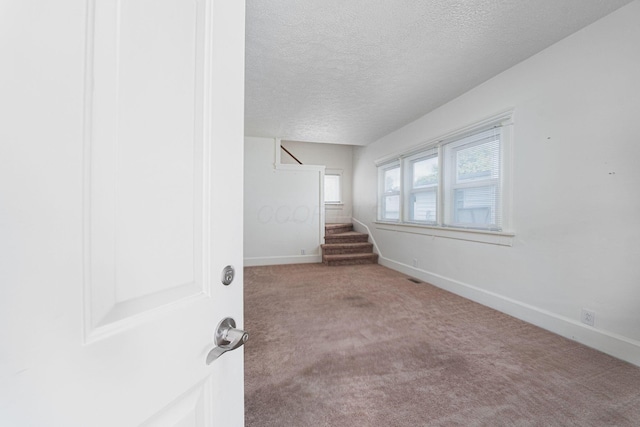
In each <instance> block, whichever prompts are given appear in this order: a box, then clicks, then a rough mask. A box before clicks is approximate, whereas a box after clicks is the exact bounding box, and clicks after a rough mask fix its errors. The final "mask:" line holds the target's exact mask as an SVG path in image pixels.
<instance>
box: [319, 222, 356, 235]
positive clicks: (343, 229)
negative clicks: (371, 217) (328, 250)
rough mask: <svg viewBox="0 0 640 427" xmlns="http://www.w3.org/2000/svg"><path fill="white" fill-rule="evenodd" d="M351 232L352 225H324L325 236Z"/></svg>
mask: <svg viewBox="0 0 640 427" xmlns="http://www.w3.org/2000/svg"><path fill="white" fill-rule="evenodd" d="M349 231H353V224H325V226H324V233H325V234H339V233H347V232H349Z"/></svg>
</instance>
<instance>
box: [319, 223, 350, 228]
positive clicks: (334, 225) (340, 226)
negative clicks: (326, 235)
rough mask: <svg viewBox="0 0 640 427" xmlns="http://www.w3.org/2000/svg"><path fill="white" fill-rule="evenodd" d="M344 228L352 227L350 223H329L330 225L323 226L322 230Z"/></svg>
mask: <svg viewBox="0 0 640 427" xmlns="http://www.w3.org/2000/svg"><path fill="white" fill-rule="evenodd" d="M344 227H353V224H352V223H350V222H343V223H331V224H325V225H324V228H344Z"/></svg>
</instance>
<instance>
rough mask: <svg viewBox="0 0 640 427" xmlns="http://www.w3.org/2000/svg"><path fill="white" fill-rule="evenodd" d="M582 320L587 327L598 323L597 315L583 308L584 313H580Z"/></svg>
mask: <svg viewBox="0 0 640 427" xmlns="http://www.w3.org/2000/svg"><path fill="white" fill-rule="evenodd" d="M580 320H581V321H582V323H584V324H586V325H589V326H594V325H595V323H596V313H595V312H593V311H591V310H587V309H586V308H583V309H582V312H581V313H580Z"/></svg>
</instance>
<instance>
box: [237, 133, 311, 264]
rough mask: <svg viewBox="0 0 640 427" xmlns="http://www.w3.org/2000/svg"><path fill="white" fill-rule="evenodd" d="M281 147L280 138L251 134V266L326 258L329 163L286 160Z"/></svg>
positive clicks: (247, 229)
mask: <svg viewBox="0 0 640 427" xmlns="http://www.w3.org/2000/svg"><path fill="white" fill-rule="evenodd" d="M276 148H277V150H276ZM279 150H280V148H279V146H276V141H275V140H274V139H270V138H253V137H246V138H245V163H244V257H245V265H248V266H249V265H268V264H290V263H304V262H321V256H320V244H321V243H322V240H321V239H323V238H324V215H323V210H322V209H323V203H322V198H321V177H322V174H323V173H324V167H320V166H308V165H304V166H299V165H280V164H279V162H278V161H277V157H278V156H277V154H279ZM303 251H304V253H303Z"/></svg>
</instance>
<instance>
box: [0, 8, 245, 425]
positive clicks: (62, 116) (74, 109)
mask: <svg viewBox="0 0 640 427" xmlns="http://www.w3.org/2000/svg"><path fill="white" fill-rule="evenodd" d="M0 28H1V29H2V30H1V31H2V33H3V37H2V38H0V54H1V57H4V58H9V63H10V67H0V84H2V85H3V87H2V91H3V97H0V111H2V112H3V113H4V117H6V118H7V120H6V121H5V124H6V126H2V127H0V140H1V141H2V143H1V144H0V163H1V164H0V283H1V286H0V425H7V426H32V425H46V426H54V427H55V426H64V427H74V426H96V427H100V426H105V427H106V426H139V425H145V426H214V425H221V426H242V425H243V417H244V413H243V409H244V407H243V352H242V348H239V349H237V350H235V351H233V352H229V353H228V354H224V355H223V356H222V357H220V358H219V359H218V360H216V361H215V362H214V363H213V364H211V365H210V366H207V365H206V364H205V359H206V356H207V353H208V352H209V351H210V350H211V348H212V347H213V345H214V344H213V334H214V329H215V327H216V325H217V324H218V322H219V321H220V320H221V319H223V318H225V317H233V318H234V319H235V321H236V322H237V324H238V327H239V328H242V326H243V313H242V283H243V277H242V257H243V254H242V240H243V239H242V176H243V172H242V167H243V166H242V165H243V151H242V150H243V114H244V109H243V87H244V77H243V76H244V74H243V71H244V62H243V61H244V2H242V1H241V0H240V1H239V0H196V1H193V0H188V1H186V0H153V1H150V0H60V1H57V2H47V1H45V0H34V1H31V2H24V1H22V0H10V1H9V2H8V3H7V7H6V8H4V9H3V13H2V14H0ZM83 64H84V68H83ZM5 82H11V84H7V85H5ZM220 159H224V162H221V161H220ZM226 265H233V266H234V267H235V269H236V272H237V274H236V278H235V280H234V282H233V283H232V284H231V285H230V286H224V285H222V283H221V282H220V275H221V272H222V269H223V268H224V267H225V266H226Z"/></svg>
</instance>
